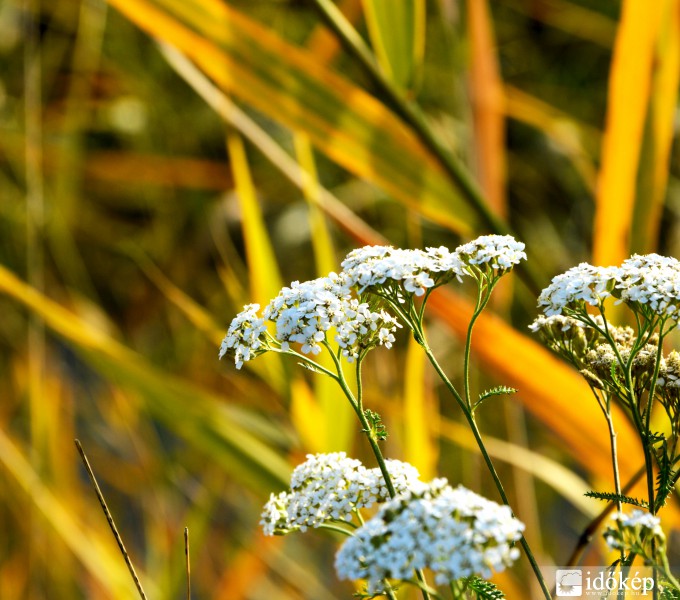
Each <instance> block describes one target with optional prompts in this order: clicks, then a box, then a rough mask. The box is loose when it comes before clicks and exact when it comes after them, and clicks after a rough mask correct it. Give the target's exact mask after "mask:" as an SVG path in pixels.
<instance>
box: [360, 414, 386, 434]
mask: <svg viewBox="0 0 680 600" xmlns="http://www.w3.org/2000/svg"><path fill="white" fill-rule="evenodd" d="M364 416H365V417H366V420H367V421H368V424H369V429H364V430H363V431H365V432H366V433H368V434H369V435H370V436H371V437H372V438H373V439H374V440H378V441H381V442H383V441H385V440H386V439H387V435H388V434H387V428H386V427H385V425H384V424H383V422H382V417H381V416H380V415H379V414H378V413H377V412H374V411H372V410H371V409H370V408H367V409H366V410H364Z"/></svg>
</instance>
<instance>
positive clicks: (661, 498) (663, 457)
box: [655, 439, 678, 509]
mask: <svg viewBox="0 0 680 600" xmlns="http://www.w3.org/2000/svg"><path fill="white" fill-rule="evenodd" d="M657 459H658V464H659V473H658V474H657V476H656V503H655V504H656V508H657V509H659V508H661V507H662V506H663V505H664V504H666V498H668V496H670V494H671V493H672V492H673V488H674V487H675V482H676V481H677V475H678V474H677V471H675V470H673V465H672V463H671V460H670V458H669V456H668V444H667V442H666V440H665V439H664V440H663V441H662V442H661V447H660V448H659V451H658V453H657Z"/></svg>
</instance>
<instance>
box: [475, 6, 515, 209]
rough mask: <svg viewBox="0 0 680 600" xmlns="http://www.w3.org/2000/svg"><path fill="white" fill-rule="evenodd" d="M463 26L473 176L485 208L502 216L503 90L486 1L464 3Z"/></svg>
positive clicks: (503, 163) (503, 172)
mask: <svg viewBox="0 0 680 600" xmlns="http://www.w3.org/2000/svg"><path fill="white" fill-rule="evenodd" d="M467 24H468V35H469V38H470V60H471V64H470V88H471V93H470V97H471V100H472V115H473V123H474V127H475V141H476V143H475V156H476V159H477V160H476V167H477V173H478V176H479V181H480V185H481V187H482V190H484V195H485V197H486V198H487V199H488V201H489V205H490V206H491V208H493V210H494V211H495V212H496V213H497V214H499V215H505V214H506V212H507V210H506V209H507V206H506V197H505V119H504V111H503V87H502V81H501V76H500V72H499V67H498V60H497V58H496V51H495V43H494V33H493V23H492V21H491V17H490V14H489V7H488V5H487V2H486V0H468V2H467Z"/></svg>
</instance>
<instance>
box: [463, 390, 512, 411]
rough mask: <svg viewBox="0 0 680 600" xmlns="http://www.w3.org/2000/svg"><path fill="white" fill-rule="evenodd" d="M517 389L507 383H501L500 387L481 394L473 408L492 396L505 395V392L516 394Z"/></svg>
mask: <svg viewBox="0 0 680 600" xmlns="http://www.w3.org/2000/svg"><path fill="white" fill-rule="evenodd" d="M515 393H517V390H516V389H515V388H511V387H508V386H506V385H499V386H498V387H495V388H491V389H490V390H486V391H485V392H482V393H481V394H480V395H479V398H478V400H477V402H475V403H474V404H473V405H472V410H474V409H475V408H477V407H478V406H479V405H480V404H481V403H482V402H484V400H486V399H487V398H491V397H492V396H503V395H505V394H515Z"/></svg>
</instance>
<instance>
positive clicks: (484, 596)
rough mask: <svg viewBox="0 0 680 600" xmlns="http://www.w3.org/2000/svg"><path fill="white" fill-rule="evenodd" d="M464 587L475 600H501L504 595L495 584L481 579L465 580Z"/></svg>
mask: <svg viewBox="0 0 680 600" xmlns="http://www.w3.org/2000/svg"><path fill="white" fill-rule="evenodd" d="M466 586H467V587H468V588H469V589H470V590H471V591H473V592H474V593H475V598H476V599H477V600H503V598H505V595H504V594H503V592H502V591H501V590H499V589H498V588H497V587H496V585H495V584H493V583H491V582H490V581H486V580H485V579H482V578H481V577H476V576H475V577H471V578H470V579H468V580H466Z"/></svg>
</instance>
